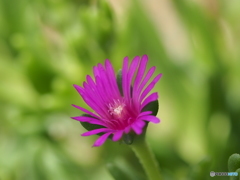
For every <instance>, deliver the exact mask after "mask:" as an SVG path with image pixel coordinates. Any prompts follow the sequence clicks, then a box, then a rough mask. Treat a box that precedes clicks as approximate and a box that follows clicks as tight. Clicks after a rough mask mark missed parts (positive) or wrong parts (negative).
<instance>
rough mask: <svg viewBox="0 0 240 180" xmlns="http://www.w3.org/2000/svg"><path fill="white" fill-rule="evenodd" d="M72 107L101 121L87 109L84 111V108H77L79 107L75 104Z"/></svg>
mask: <svg viewBox="0 0 240 180" xmlns="http://www.w3.org/2000/svg"><path fill="white" fill-rule="evenodd" d="M72 106H73V107H75V108H77V109H80V110H81V111H83V112H85V113H87V114H89V115H91V116H93V117H96V118H97V119H100V118H99V117H98V116H97V115H96V114H94V113H92V112H90V111H88V110H87V109H84V108H82V107H80V106H77V105H74V104H72Z"/></svg>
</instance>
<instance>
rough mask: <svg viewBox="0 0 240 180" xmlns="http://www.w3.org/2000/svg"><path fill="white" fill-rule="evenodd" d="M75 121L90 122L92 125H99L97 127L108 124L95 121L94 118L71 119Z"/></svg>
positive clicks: (80, 117)
mask: <svg viewBox="0 0 240 180" xmlns="http://www.w3.org/2000/svg"><path fill="white" fill-rule="evenodd" d="M71 118H72V119H74V120H77V121H80V122H88V123H90V124H97V125H101V126H106V124H105V123H104V122H102V121H101V120H99V119H95V118H92V117H87V116H77V117H71Z"/></svg>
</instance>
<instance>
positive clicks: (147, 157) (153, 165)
mask: <svg viewBox="0 0 240 180" xmlns="http://www.w3.org/2000/svg"><path fill="white" fill-rule="evenodd" d="M130 146H131V147H132V149H133V151H134V152H135V154H136V155H137V157H138V158H139V160H140V162H141V164H142V166H143V167H144V169H145V172H146V174H147V176H148V179H149V180H161V179H162V178H161V175H160V172H159V167H158V164H157V162H156V160H155V158H154V155H153V153H152V152H151V150H150V149H149V147H148V144H147V142H146V140H145V138H139V139H138V140H136V141H134V142H133V143H132V144H131V145H130Z"/></svg>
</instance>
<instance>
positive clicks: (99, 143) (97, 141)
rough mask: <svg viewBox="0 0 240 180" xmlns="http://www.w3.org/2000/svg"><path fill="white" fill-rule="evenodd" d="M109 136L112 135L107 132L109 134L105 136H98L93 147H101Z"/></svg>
mask: <svg viewBox="0 0 240 180" xmlns="http://www.w3.org/2000/svg"><path fill="white" fill-rule="evenodd" d="M110 134H112V132H109V133H106V134H104V135H102V136H100V137H99V138H98V139H97V140H96V141H95V143H94V144H93V146H94V147H96V146H101V145H102V144H103V143H104V142H105V141H106V140H107V138H108V136H109V135H110Z"/></svg>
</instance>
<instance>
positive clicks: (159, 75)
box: [140, 74, 162, 102]
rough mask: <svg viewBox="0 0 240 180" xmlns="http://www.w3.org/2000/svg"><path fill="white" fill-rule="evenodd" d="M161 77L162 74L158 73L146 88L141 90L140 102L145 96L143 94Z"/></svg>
mask: <svg viewBox="0 0 240 180" xmlns="http://www.w3.org/2000/svg"><path fill="white" fill-rule="evenodd" d="M161 77H162V74H158V75H157V76H156V77H155V78H154V79H153V81H152V82H151V83H150V84H149V85H148V86H147V87H146V89H145V90H144V91H143V93H142V95H141V98H140V102H141V101H142V100H143V99H144V98H145V96H146V95H147V94H148V93H149V92H150V91H151V90H152V89H153V88H154V86H155V84H156V83H157V82H158V81H159V79H160V78H161Z"/></svg>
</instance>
